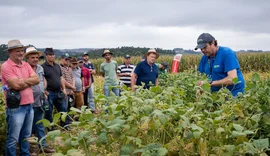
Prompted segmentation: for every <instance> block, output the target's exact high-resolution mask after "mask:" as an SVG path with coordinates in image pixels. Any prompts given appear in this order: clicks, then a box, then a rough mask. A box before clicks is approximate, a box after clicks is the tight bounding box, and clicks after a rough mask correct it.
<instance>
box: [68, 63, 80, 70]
mask: <svg viewBox="0 0 270 156" xmlns="http://www.w3.org/2000/svg"><path fill="white" fill-rule="evenodd" d="M77 66H78V63H70V67H71V68H72V69H75V68H77Z"/></svg>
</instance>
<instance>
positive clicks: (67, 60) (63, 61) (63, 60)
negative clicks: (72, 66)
mask: <svg viewBox="0 0 270 156" xmlns="http://www.w3.org/2000/svg"><path fill="white" fill-rule="evenodd" d="M62 64H63V65H64V66H69V59H68V58H62Z"/></svg>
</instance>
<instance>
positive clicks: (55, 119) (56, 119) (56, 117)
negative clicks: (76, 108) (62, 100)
mask: <svg viewBox="0 0 270 156" xmlns="http://www.w3.org/2000/svg"><path fill="white" fill-rule="evenodd" d="M60 116H61V113H56V114H54V115H53V123H54V124H56V123H57V121H58V120H59V118H60Z"/></svg>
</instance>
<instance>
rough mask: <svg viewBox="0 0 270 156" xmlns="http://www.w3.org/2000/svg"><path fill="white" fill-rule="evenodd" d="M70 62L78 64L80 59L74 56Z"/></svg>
mask: <svg viewBox="0 0 270 156" xmlns="http://www.w3.org/2000/svg"><path fill="white" fill-rule="evenodd" d="M69 62H70V63H71V64H77V63H78V60H77V58H75V57H72V58H71V59H70V60H69Z"/></svg>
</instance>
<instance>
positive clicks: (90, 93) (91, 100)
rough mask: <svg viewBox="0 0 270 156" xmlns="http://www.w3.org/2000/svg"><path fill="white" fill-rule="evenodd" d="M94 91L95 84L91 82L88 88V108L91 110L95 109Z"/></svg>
mask: <svg viewBox="0 0 270 156" xmlns="http://www.w3.org/2000/svg"><path fill="white" fill-rule="evenodd" d="M94 92H95V86H94V83H92V84H91V87H90V88H89V89H88V98H89V104H90V109H91V110H92V111H95V109H96V107H95V103H94V98H95V96H94Z"/></svg>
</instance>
